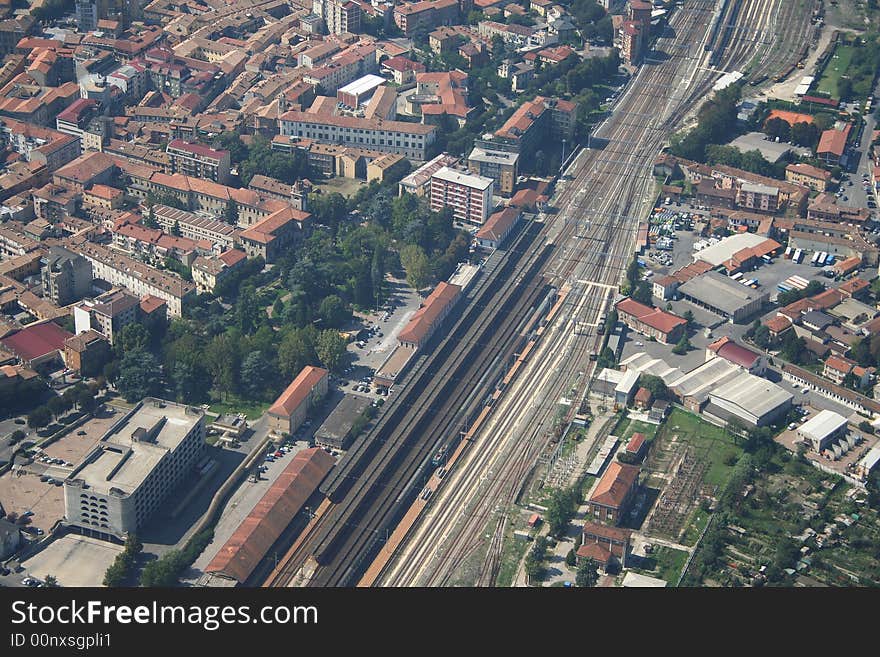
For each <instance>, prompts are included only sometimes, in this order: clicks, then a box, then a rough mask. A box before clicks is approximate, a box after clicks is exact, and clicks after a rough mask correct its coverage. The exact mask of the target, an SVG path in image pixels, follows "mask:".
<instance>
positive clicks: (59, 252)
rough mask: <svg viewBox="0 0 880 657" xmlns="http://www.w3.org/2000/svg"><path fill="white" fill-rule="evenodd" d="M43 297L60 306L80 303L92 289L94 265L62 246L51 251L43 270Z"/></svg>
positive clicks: (44, 262)
mask: <svg viewBox="0 0 880 657" xmlns="http://www.w3.org/2000/svg"><path fill="white" fill-rule="evenodd" d="M41 277H42V282H43V296H44V297H46V298H48V299H51V300H52V301H53V302H55V303H56V304H58V305H59V306H66V305H67V304H70V303H73V302H74V301H78V300H80V299H82V298H83V297H84V296H86V295H87V294H88V293H89V291H90V290H91V288H92V278H93V277H92V263H90V262H89V261H88V260H87V259H86V258H83V257H82V256H81V255H78V254H76V253H73V252H72V251H68V250H67V249H65V248H63V247H60V246H53V247H52V248H51V249H49V255H48V256H46V258H45V259H44V260H43V267H42V270H41Z"/></svg>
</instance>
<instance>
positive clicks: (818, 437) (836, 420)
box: [798, 410, 846, 442]
mask: <svg viewBox="0 0 880 657" xmlns="http://www.w3.org/2000/svg"><path fill="white" fill-rule="evenodd" d="M845 425H846V418H845V417H843V416H842V415H841V414H840V413H835V412H834V411H829V410H824V411H821V412H819V413H818V414H816V415H815V416H813V417H811V418H810V419H809V420H808V421H807V422H804V424H802V425H801V428H800V429H798V433H799V434H800V435H802V436H803V437H804V438H807V439H809V440H812V441H815V442H821V441H822V440H823V439H824V438H825V437H827V436H829V435H831V434H832V433H834V432H835V431H837V430H838V429H840V427H842V426H845Z"/></svg>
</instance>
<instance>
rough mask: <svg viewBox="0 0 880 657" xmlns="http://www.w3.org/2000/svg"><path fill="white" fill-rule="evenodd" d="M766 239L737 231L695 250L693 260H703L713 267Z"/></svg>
mask: <svg viewBox="0 0 880 657" xmlns="http://www.w3.org/2000/svg"><path fill="white" fill-rule="evenodd" d="M766 240H767V238H766V237H762V236H761V235H756V234H755V233H737V234H736V235H730V236H729V237H725V238H724V239H722V240H721V241H720V242H718V243H717V244H713V245H712V246H707V247H706V248H705V249H703V250H702V251H697V252H696V253H694V260H703V261H705V262H708V263H709V264H710V265H712V266H713V267H717V266H718V265H720V264H722V263H724V262H726V261H728V260H730V259H731V258H732V257H733V256H734V254H735V253H737V252H738V251H742V250H743V249H747V248H749V247H752V246H758V245H759V244H761V243H762V242H764V241H766Z"/></svg>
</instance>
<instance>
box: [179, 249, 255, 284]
mask: <svg viewBox="0 0 880 657" xmlns="http://www.w3.org/2000/svg"><path fill="white" fill-rule="evenodd" d="M246 260H247V255H245V253H244V252H242V251H239V250H238V249H231V250H229V251H226V252H225V253H221V254H220V255H218V256H215V255H210V256H199V257H198V258H196V259H195V260H194V261H193V264H192V277H193V283H195V284H196V288H197V289H198V291H199V292H213V291H214V288H216V287H217V284H218V283H220V282H221V281H222V280H223V279H225V278H226V277H227V276H229V274H231V273H232V272H233V271H235V270H236V269H239V268H240V267H241V266H242V265H243V264H244V262H245V261H246Z"/></svg>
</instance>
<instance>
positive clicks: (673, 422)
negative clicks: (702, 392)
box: [659, 408, 742, 488]
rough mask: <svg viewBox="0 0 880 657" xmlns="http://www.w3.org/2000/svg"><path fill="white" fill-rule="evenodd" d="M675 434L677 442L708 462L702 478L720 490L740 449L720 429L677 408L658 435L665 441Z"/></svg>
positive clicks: (740, 451)
mask: <svg viewBox="0 0 880 657" xmlns="http://www.w3.org/2000/svg"><path fill="white" fill-rule="evenodd" d="M675 435H677V436H678V438H679V440H681V441H683V442H686V443H688V444H690V445H691V446H693V447H695V448H696V449H697V450H698V452H699V453H700V454H702V455H704V456H706V457H707V458H708V459H709V468H708V469H707V470H706V474H705V475H704V477H703V481H704V482H705V483H707V484H711V485H715V486H718V487H719V488H721V487H723V486H724V484H725V483H727V479H728V478H729V477H730V473H731V471H732V470H733V466H734V465H735V464H736V459H738V458H739V456H740V454H741V453H742V448H741V447H740V446H739V445H735V444H734V442H733V439H732V438H731V437H730V436H729V435H728V434H727V432H726V431H725V430H724V429H722V428H721V427H716V426H715V425H714V424H710V423H708V422H705V421H704V420H702V419H700V418H699V417H698V416H696V415H694V414H692V413H688V412H687V411H683V410H681V409H680V408H676V409H674V410H673V411H672V413H671V414H670V416H669V418H668V419H667V420H666V424H664V425H663V428H662V429H661V430H660V433H659V436H660V438H661V439H662V440H663V441H664V444H665V443H666V441H668V440H671V439H672V437H673V436H675Z"/></svg>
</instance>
